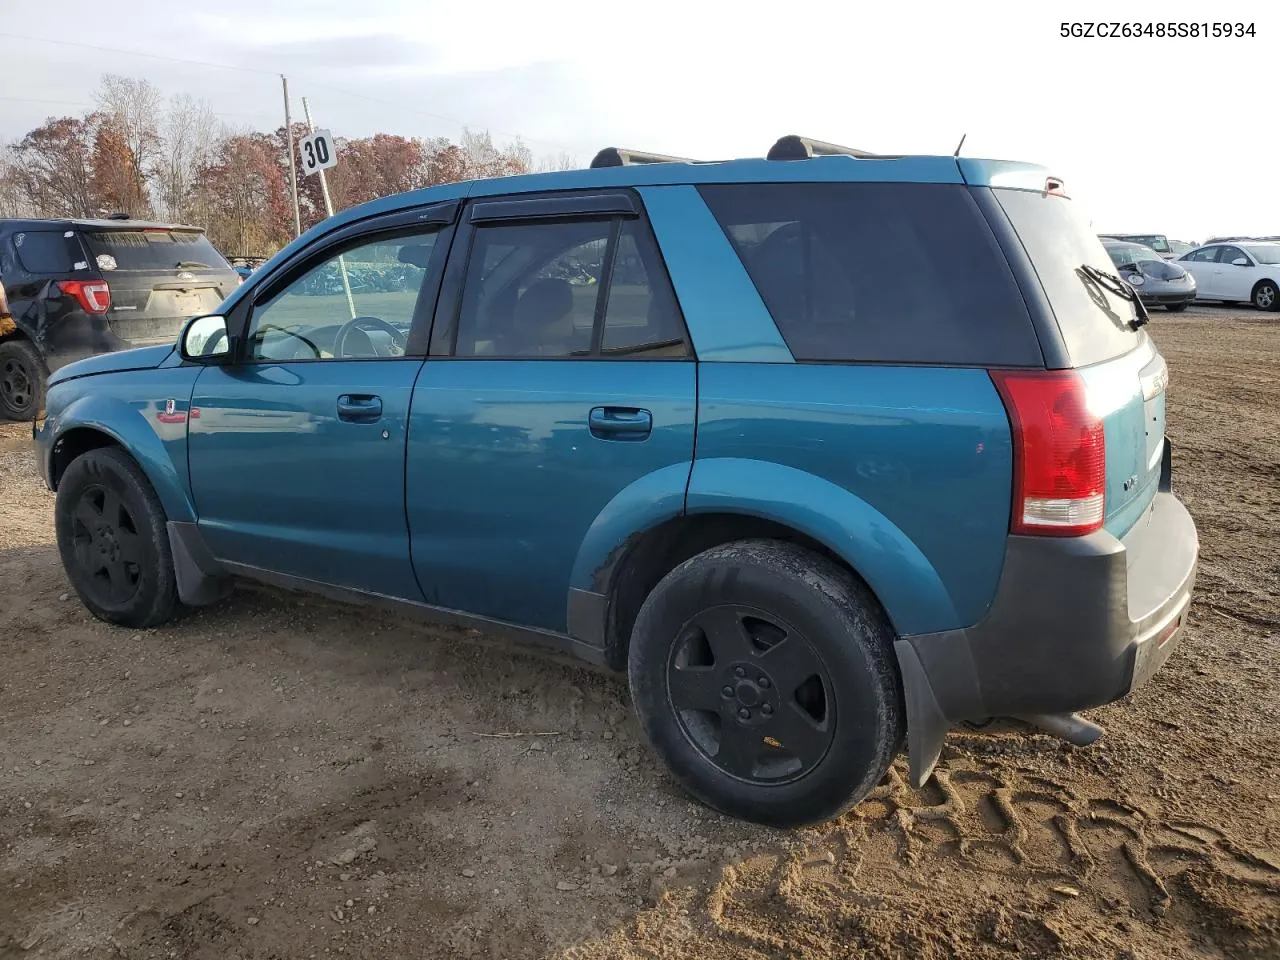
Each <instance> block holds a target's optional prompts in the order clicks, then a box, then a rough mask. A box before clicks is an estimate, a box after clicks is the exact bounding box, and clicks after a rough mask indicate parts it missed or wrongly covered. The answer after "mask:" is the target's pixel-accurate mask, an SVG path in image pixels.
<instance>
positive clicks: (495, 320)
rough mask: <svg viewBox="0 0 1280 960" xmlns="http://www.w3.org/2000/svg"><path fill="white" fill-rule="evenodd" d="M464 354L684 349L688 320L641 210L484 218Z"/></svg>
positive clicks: (474, 253) (466, 310)
mask: <svg viewBox="0 0 1280 960" xmlns="http://www.w3.org/2000/svg"><path fill="white" fill-rule="evenodd" d="M454 355H455V356H458V357H493V358H497V357H513V358H514V357H544V358H566V357H599V356H610V357H684V356H687V355H688V349H687V345H686V343H685V338H684V326H683V322H682V320H681V319H680V314H679V311H678V307H677V305H676V301H675V295H674V293H673V292H672V290H671V286H670V282H669V280H668V279H667V277H666V272H665V269H664V268H663V266H662V263H661V260H660V258H659V255H658V251H657V247H656V244H655V243H654V241H653V238H652V237H651V236H650V234H649V232H648V228H647V227H646V226H645V225H644V224H643V223H642V222H641V221H639V220H636V219H622V218H613V219H600V220H576V221H567V222H566V221H554V222H553V221H539V222H526V223H515V224H503V225H497V226H481V227H478V228H477V230H476V233H475V238H474V242H473V245H472V249H471V256H470V259H469V261H468V267H467V277H466V282H465V284H464V288H463V295H462V304H461V311H460V315H459V319H458V338H457V343H456V345H455V347H454Z"/></svg>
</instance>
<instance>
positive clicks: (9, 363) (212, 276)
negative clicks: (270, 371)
mask: <svg viewBox="0 0 1280 960" xmlns="http://www.w3.org/2000/svg"><path fill="white" fill-rule="evenodd" d="M0 278H2V279H3V283H4V292H5V294H6V297H7V299H8V302H9V309H10V311H11V313H12V315H13V316H12V320H11V321H9V320H0V418H8V419H10V420H30V419H32V418H34V417H36V416H38V415H39V414H40V413H41V412H42V411H43V408H44V393H45V384H46V381H47V378H48V375H49V373H50V372H51V371H53V370H57V369H58V368H59V367H62V366H65V365H66V364H68V363H71V362H72V361H74V360H80V359H82V358H84V357H88V356H92V355H94V354H98V353H107V352H110V351H114V350H125V349H128V348H130V347H140V346H147V345H150V344H156V343H172V342H173V341H174V339H175V338H176V337H177V335H178V332H179V331H180V330H181V329H182V324H183V321H184V320H186V318H187V317H191V316H195V315H198V314H202V313H209V312H211V311H214V310H216V309H217V308H218V305H219V304H220V303H221V302H222V301H223V299H225V298H226V297H227V296H228V295H229V294H230V293H231V291H232V290H234V289H235V288H236V287H237V286H239V285H240V283H241V280H240V277H239V275H237V273H236V272H235V270H234V269H232V267H231V265H230V264H229V263H227V261H226V259H225V258H224V257H223V256H222V255H221V254H220V253H218V251H217V250H215V249H214V247H213V244H211V243H210V242H209V239H208V237H206V236H205V235H204V231H202V230H200V229H198V228H196V227H184V226H178V225H175V224H166V223H144V222H142V221H139V220H129V219H125V218H113V219H109V220H0Z"/></svg>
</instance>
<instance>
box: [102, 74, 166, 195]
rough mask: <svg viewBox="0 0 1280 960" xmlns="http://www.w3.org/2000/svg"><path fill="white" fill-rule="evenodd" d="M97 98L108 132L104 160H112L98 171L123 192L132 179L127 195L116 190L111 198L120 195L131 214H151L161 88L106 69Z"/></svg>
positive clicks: (115, 188) (104, 129) (160, 142)
mask: <svg viewBox="0 0 1280 960" xmlns="http://www.w3.org/2000/svg"><path fill="white" fill-rule="evenodd" d="M94 99H95V101H96V102H97V104H98V113H99V114H100V115H101V119H100V121H99V126H100V127H101V128H102V130H103V131H105V134H103V133H101V132H100V136H103V135H105V141H104V147H105V148H106V152H105V153H104V160H105V161H106V162H108V163H110V164H111V166H110V167H109V168H106V169H103V170H101V171H97V170H95V173H97V174H98V176H100V177H102V178H103V181H104V183H110V184H111V185H112V188H113V190H116V191H120V192H124V187H123V184H124V182H125V179H126V178H127V179H129V180H131V181H132V187H131V188H129V189H128V190H127V192H126V193H125V195H123V196H120V195H119V193H116V194H113V195H112V199H118V200H119V201H120V202H121V205H122V209H124V210H126V211H127V212H129V213H130V214H133V215H135V216H142V215H145V214H149V213H150V212H151V209H150V208H151V201H150V197H149V195H148V189H147V188H148V178H149V177H150V175H151V173H152V171H153V169H154V167H155V166H156V165H157V164H158V163H159V160H160V153H161V145H162V142H163V141H162V140H161V136H160V104H161V101H162V98H161V95H160V91H159V90H157V89H156V88H155V86H154V85H153V84H152V83H151V81H150V80H139V79H136V78H133V77H122V76H119V75H117V74H114V73H107V74H103V76H102V86H101V88H100V89H99V90H98V91H97V93H96V94H95V95H94Z"/></svg>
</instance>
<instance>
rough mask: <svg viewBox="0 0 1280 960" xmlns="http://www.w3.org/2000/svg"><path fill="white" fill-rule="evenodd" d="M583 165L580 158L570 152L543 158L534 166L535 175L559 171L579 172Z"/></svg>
mask: <svg viewBox="0 0 1280 960" xmlns="http://www.w3.org/2000/svg"><path fill="white" fill-rule="evenodd" d="M581 167H582V164H581V163H579V162H578V158H577V157H575V156H574V155H573V154H572V153H569V152H568V151H563V152H561V153H557V154H554V155H551V156H545V157H542V158H541V159H540V160H538V162H537V163H536V164H535V165H534V166H533V172H534V173H555V172H556V171H558V170H578V169H581Z"/></svg>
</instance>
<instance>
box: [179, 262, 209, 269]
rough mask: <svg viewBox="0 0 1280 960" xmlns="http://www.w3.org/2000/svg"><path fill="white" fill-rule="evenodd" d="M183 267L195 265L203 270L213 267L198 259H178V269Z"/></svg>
mask: <svg viewBox="0 0 1280 960" xmlns="http://www.w3.org/2000/svg"><path fill="white" fill-rule="evenodd" d="M185 267H196V268H199V269H204V270H212V269H213V267H211V266H209V264H207V263H201V262H200V261H199V260H179V261H178V269H179V270H182V269H183V268H185Z"/></svg>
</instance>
